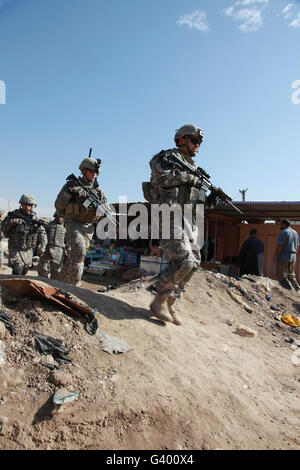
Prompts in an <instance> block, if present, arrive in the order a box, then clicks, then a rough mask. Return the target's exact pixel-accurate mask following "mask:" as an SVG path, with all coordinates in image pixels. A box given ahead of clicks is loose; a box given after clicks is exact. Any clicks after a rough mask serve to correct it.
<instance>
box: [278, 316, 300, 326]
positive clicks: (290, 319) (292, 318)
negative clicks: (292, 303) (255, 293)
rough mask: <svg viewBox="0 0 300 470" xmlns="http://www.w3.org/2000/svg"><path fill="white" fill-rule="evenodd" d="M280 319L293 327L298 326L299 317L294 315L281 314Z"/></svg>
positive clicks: (299, 322)
mask: <svg viewBox="0 0 300 470" xmlns="http://www.w3.org/2000/svg"><path fill="white" fill-rule="evenodd" d="M281 321H283V323H286V324H287V325H290V326H292V327H294V328H297V326H300V318H299V317H295V316H294V315H282V317H281Z"/></svg>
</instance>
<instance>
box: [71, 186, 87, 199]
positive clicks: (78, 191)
mask: <svg viewBox="0 0 300 470" xmlns="http://www.w3.org/2000/svg"><path fill="white" fill-rule="evenodd" d="M69 192H70V193H71V194H76V195H77V196H79V197H86V192H85V190H84V189H83V188H81V187H80V186H74V187H73V188H70V189H69Z"/></svg>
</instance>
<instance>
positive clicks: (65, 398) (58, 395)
mask: <svg viewBox="0 0 300 470" xmlns="http://www.w3.org/2000/svg"><path fill="white" fill-rule="evenodd" d="M78 396H79V392H78V391H77V390H74V391H71V390H69V389H68V388H61V389H59V390H56V392H55V393H54V395H53V403H54V404H55V405H57V406H56V407H57V409H61V405H63V404H64V403H69V402H71V401H73V400H75V399H76V398H78Z"/></svg>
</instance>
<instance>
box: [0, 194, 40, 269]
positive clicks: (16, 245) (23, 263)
mask: <svg viewBox="0 0 300 470" xmlns="http://www.w3.org/2000/svg"><path fill="white" fill-rule="evenodd" d="M19 203H20V204H21V206H20V208H19V209H16V210H15V211H12V212H9V213H8V214H7V216H6V218H5V219H4V220H3V222H2V224H1V231H2V232H3V234H4V236H5V237H7V238H8V252H9V255H8V265H9V266H10V267H11V268H12V274H15V275H24V276H25V275H26V274H27V272H28V269H29V268H30V267H31V266H32V258H33V250H34V249H35V250H36V254H37V255H38V256H42V255H43V253H44V251H45V248H46V245H47V234H46V230H45V228H44V225H45V222H43V221H42V220H39V219H38V218H37V216H36V213H35V212H34V211H33V210H32V208H33V207H36V203H35V201H34V198H33V196H31V195H30V194H23V195H22V196H21V199H20V201H19Z"/></svg>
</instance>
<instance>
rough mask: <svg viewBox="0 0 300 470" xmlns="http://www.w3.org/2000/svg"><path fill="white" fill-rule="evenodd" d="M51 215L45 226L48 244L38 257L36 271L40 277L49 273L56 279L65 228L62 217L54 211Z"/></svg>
mask: <svg viewBox="0 0 300 470" xmlns="http://www.w3.org/2000/svg"><path fill="white" fill-rule="evenodd" d="M53 217H54V219H53V220H52V221H51V222H49V224H47V227H46V232H47V237H48V244H47V247H46V251H45V253H44V255H43V256H42V257H41V258H40V261H39V264H38V267H37V271H38V275H39V276H41V277H47V278H48V276H49V274H50V277H51V278H52V279H58V276H59V272H60V270H61V266H62V262H63V256H64V249H65V234H66V229H65V227H64V219H63V217H59V216H58V215H57V213H56V212H55V214H54V215H53Z"/></svg>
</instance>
